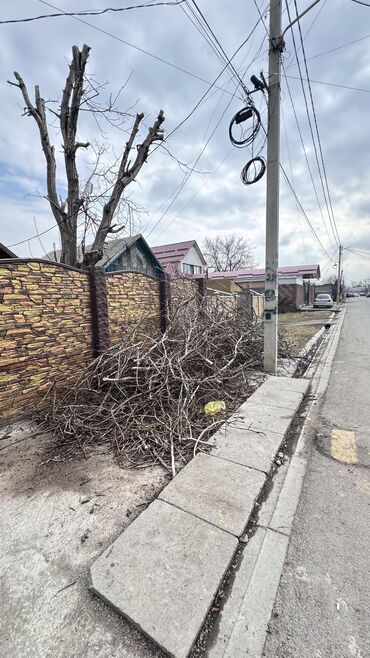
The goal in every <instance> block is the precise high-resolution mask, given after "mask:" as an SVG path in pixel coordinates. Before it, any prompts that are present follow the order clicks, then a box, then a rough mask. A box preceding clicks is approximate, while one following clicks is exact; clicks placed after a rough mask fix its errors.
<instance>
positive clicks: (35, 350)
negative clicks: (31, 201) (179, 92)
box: [0, 259, 204, 419]
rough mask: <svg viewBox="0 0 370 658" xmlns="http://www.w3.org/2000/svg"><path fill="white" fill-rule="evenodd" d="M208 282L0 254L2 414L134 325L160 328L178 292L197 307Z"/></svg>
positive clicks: (29, 401)
mask: <svg viewBox="0 0 370 658" xmlns="http://www.w3.org/2000/svg"><path fill="white" fill-rule="evenodd" d="M203 288H204V282H201V283H199V282H198V281H193V280H191V279H182V280H180V281H179V282H178V281H177V280H176V281H169V280H168V278H166V277H165V276H163V278H162V279H158V278H153V277H151V276H149V275H146V274H139V273H136V272H113V273H107V274H105V273H104V272H103V271H102V270H98V269H97V270H92V271H91V272H89V273H88V272H81V271H80V270H76V269H74V268H70V267H66V266H64V265H61V264H60V263H51V262H48V261H42V260H32V259H24V260H23V259H22V260H21V259H9V260H5V261H0V419H6V418H9V417H11V416H15V415H16V414H19V413H21V412H24V411H27V410H28V409H32V408H35V406H36V405H37V404H38V403H39V402H40V401H41V400H42V399H43V397H44V396H45V394H46V393H47V392H48V391H49V390H50V388H51V387H52V386H54V385H55V386H60V385H61V384H63V383H64V382H65V381H66V380H71V381H73V380H75V379H76V378H77V377H78V375H79V374H80V371H81V369H82V368H84V367H85V366H86V365H87V364H88V363H89V362H90V361H91V360H92V359H93V358H94V357H95V356H97V355H98V354H101V353H102V352H104V351H105V350H106V349H108V348H109V346H110V345H112V344H114V343H117V342H119V341H120V340H124V337H125V335H126V334H127V332H129V331H130V330H131V329H132V328H133V327H135V326H137V325H139V327H140V330H141V331H142V332H144V333H146V334H147V335H150V336H156V335H158V334H159V333H160V332H161V331H164V330H165V328H166V322H167V317H168V301H170V300H171V296H172V293H173V296H174V300H175V303H178V302H179V301H180V300H183V299H186V300H189V299H191V300H192V301H190V304H192V305H194V307H195V308H198V306H197V305H198V304H199V303H200V300H201V299H202V294H203V293H204V290H203Z"/></svg>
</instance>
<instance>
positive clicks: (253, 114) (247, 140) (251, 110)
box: [229, 104, 261, 148]
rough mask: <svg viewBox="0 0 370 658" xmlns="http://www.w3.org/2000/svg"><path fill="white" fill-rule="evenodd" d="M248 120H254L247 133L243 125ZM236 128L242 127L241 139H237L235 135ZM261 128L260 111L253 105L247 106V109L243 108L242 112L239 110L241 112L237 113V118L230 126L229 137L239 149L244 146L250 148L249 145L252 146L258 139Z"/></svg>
mask: <svg viewBox="0 0 370 658" xmlns="http://www.w3.org/2000/svg"><path fill="white" fill-rule="evenodd" d="M248 119H252V127H249V128H248V131H246V130H245V129H243V128H242V124H243V123H244V122H245V121H248ZM249 125H250V124H249ZM235 126H240V127H241V135H240V138H239V139H236V137H235V136H234V134H233V129H234V127H235ZM260 126H261V115H260V113H259V111H258V110H257V108H256V107H255V106H254V105H252V104H250V105H246V107H243V109H242V110H239V112H237V113H236V114H235V116H234V117H233V118H232V119H231V122H230V125H229V137H230V141H231V143H232V144H233V145H234V146H236V147H237V148H241V147H243V146H249V144H252V142H253V141H254V140H255V139H256V137H257V133H258V131H259V129H260ZM246 133H247V136H246Z"/></svg>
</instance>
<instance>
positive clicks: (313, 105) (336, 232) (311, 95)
mask: <svg viewBox="0 0 370 658" xmlns="http://www.w3.org/2000/svg"><path fill="white" fill-rule="evenodd" d="M294 6H295V10H296V15H297V19H298V17H299V13H298V6H297V0H294ZM298 30H299V36H300V40H301V45H302V54H303V60H304V66H305V70H306V76H307V84H308V89H309V94H310V100H311V106H312V113H313V118H314V123H315V128H316V135H317V141H318V145H319V151H320V158H321V164H322V170H323V175H324V181H325V186H326V192H327V198H328V202H329V207H330V212H331V216H330V215H329V218H330V223H331V224H332V229H333V232H334V236H335V237H336V240H337V241H338V243H339V244H340V242H341V241H340V237H339V232H338V227H337V223H336V220H335V214H334V209H333V204H332V200H331V194H330V190H329V183H328V177H327V173H326V166H325V162H324V155H323V151H322V145H321V138H320V132H319V126H318V122H317V116H316V110H315V104H314V100H313V94H312V88H311V82H310V76H309V73H308V65H307V60H306V50H305V46H304V42H303V35H302V29H301V23H300V21H299V20H298ZM297 59H298V58H297Z"/></svg>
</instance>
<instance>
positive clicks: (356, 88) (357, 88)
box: [286, 75, 370, 94]
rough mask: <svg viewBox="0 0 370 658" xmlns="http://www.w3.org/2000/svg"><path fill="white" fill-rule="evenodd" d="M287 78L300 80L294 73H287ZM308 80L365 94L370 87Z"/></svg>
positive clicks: (369, 91)
mask: <svg viewBox="0 0 370 658" xmlns="http://www.w3.org/2000/svg"><path fill="white" fill-rule="evenodd" d="M286 77H287V78H291V79H292V80H300V78H299V77H298V76H296V75H287V76H286ZM302 80H304V81H305V82H308V78H303V77H302ZM310 82H311V83H312V82H313V83H314V84H317V85H326V86H327V87H339V88H340V89H349V90H350V91H362V92H364V93H366V94H370V89H365V88H364V87H349V86H348V85H340V84H338V83H336V82H324V81H323V80H313V79H312V78H310Z"/></svg>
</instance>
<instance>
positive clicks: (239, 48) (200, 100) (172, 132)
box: [146, 18, 261, 238]
mask: <svg viewBox="0 0 370 658" xmlns="http://www.w3.org/2000/svg"><path fill="white" fill-rule="evenodd" d="M260 21H261V19H260V18H259V19H258V20H257V22H256V23H255V25H254V26H253V28H252V30H251V32H250V33H249V34H248V36H247V38H246V39H245V40H244V41H243V42H242V43H241V44H240V46H238V48H237V49H236V50H235V52H234V53H233V55H232V56H231V58H229V60H228V61H231V60H233V59H234V57H235V56H236V55H237V53H238V52H239V51H240V50H241V48H242V47H243V46H244V45H245V44H246V43H247V42H248V40H249V39H250V38H251V36H252V35H253V33H254V31H255V30H256V28H257V26H258V25H259V23H260ZM226 67H227V64H226V65H225V66H224V67H223V69H222V71H221V72H220V73H219V75H218V76H217V78H216V81H217V80H218V79H219V78H220V76H221V75H222V73H223V72H224V71H225V69H226ZM213 84H214V83H212V85H210V87H209V89H208V90H207V91H206V92H205V93H204V94H203V95H202V97H201V98H200V99H199V100H198V102H197V103H196V104H195V106H194V107H193V109H192V110H191V111H190V112H189V113H188V114H187V115H186V117H184V119H182V121H180V123H179V124H178V125H177V126H176V127H175V128H174V129H173V130H172V131H171V132H170V133H169V134H168V135H167V136H166V140H167V139H169V138H170V137H171V136H172V135H173V134H174V133H175V132H176V131H177V130H178V129H179V128H180V127H181V126H182V125H183V124H184V123H185V122H186V121H188V119H189V118H190V117H191V116H192V115H193V114H194V112H195V111H196V110H197V108H198V107H199V105H200V104H201V103H202V102H203V100H204V99H205V97H206V96H207V95H208V93H209V91H210V90H211V88H212V86H213ZM231 100H232V99H230V101H229V103H228V105H227V107H226V109H225V111H224V112H223V114H222V116H221V118H220V119H219V122H218V123H217V125H216V127H215V128H214V130H213V132H212V133H211V135H210V137H209V139H208V141H207V143H206V144H205V145H204V146H203V147H202V149H201V151H200V153H199V155H198V157H197V159H196V161H195V163H194V165H193V167H195V166H196V164H197V163H198V161H199V159H200V158H201V156H202V155H203V153H204V151H205V149H206V147H207V146H208V144H209V142H210V140H211V138H212V137H213V134H214V132H215V130H216V129H217V127H218V125H219V123H220V121H221V120H222V118H223V116H224V114H225V112H226V110H227V109H228V107H229V106H230V104H231ZM157 148H160V144H159V145H158V146H157V147H156V148H155V149H153V151H152V152H151V154H153V153H154V151H155V150H156V149H157ZM151 154H150V155H151ZM192 173H193V172H192V171H190V172H189V173H188V175H186V176H185V178H184V180H183V181H182V183H180V185H179V187H178V189H177V191H176V192H175V195H174V196H173V198H172V199H171V200H170V203H169V204H168V206H167V207H166V209H165V211H164V212H163V213H162V215H161V217H160V218H159V219H158V220H157V222H156V223H155V224H154V226H153V227H152V228H151V230H150V232H149V233H148V235H147V236H146V238H148V237H149V236H150V235H151V234H152V233H153V231H154V230H155V229H156V228H157V226H159V224H160V223H161V222H162V221H163V219H164V217H165V216H166V215H167V213H168V211H169V210H170V209H171V207H172V206H173V204H174V202H175V201H176V199H177V197H178V196H179V194H180V193H181V191H182V190H183V188H184V187H185V185H186V183H187V182H188V180H189V178H190V176H191V175H192Z"/></svg>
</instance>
